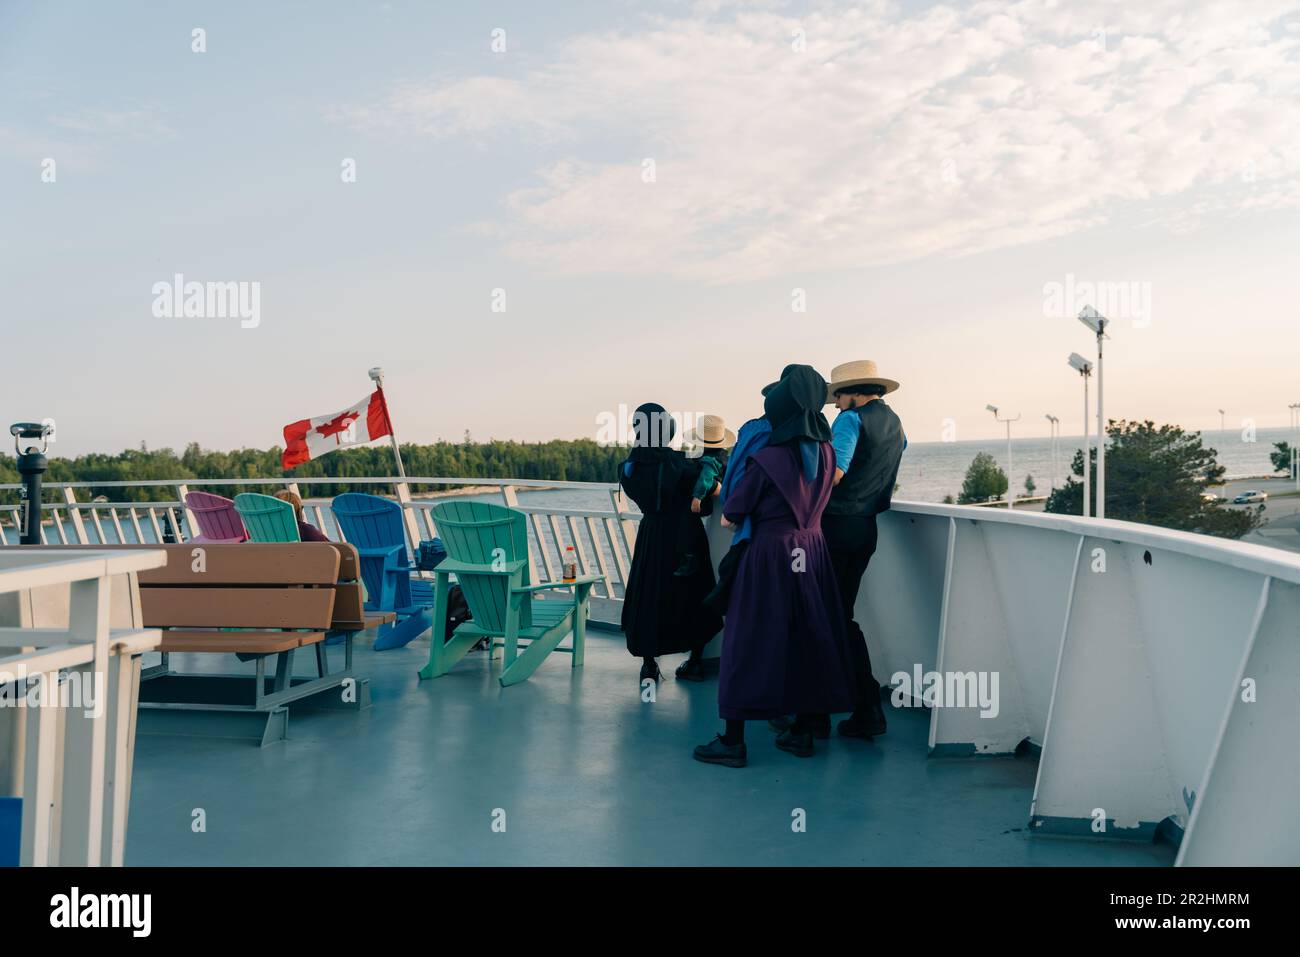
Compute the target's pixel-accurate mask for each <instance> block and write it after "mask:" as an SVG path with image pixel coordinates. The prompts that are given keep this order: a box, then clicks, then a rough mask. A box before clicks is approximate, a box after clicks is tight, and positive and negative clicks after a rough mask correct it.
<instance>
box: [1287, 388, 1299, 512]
mask: <svg viewBox="0 0 1300 957" xmlns="http://www.w3.org/2000/svg"><path fill="white" fill-rule="evenodd" d="M1287 408H1288V409H1290V410H1291V472H1292V473H1293V474H1294V475H1295V489H1296V491H1297V492H1300V442H1297V441H1296V440H1297V438H1300V402H1296V403H1295V404H1293V405H1288V406H1287Z"/></svg>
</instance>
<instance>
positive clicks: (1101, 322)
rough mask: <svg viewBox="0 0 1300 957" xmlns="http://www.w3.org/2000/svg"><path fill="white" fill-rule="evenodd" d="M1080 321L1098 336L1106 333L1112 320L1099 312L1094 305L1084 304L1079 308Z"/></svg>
mask: <svg viewBox="0 0 1300 957" xmlns="http://www.w3.org/2000/svg"><path fill="white" fill-rule="evenodd" d="M1079 321H1080V322H1082V323H1083V324H1084V325H1085V326H1087V327H1088V328H1089V329H1091V330H1092V331H1093V332H1095V333H1096V334H1097V335H1098V336H1104V335H1105V334H1106V326H1107V325H1108V324H1109V323H1110V320H1109V319H1107V318H1106V317H1105V316H1103V315H1102V314H1101V313H1099V312H1098V311H1097V310H1096V309H1094V308H1092V306H1084V307H1083V308H1082V309H1080V310H1079Z"/></svg>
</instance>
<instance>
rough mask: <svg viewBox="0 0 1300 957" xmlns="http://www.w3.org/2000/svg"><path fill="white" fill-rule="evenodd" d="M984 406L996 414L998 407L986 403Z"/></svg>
mask: <svg viewBox="0 0 1300 957" xmlns="http://www.w3.org/2000/svg"><path fill="white" fill-rule="evenodd" d="M984 408H986V409H988V410H989V411H990V412H992V413H993V414H994V415H997V414H998V407H997V406H996V405H986V406H984Z"/></svg>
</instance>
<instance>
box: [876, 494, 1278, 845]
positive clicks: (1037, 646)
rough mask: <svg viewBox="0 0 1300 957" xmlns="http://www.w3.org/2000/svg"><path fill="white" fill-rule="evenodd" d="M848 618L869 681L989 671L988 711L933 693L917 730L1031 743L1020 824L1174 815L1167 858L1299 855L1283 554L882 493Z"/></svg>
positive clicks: (991, 750) (1115, 830)
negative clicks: (885, 499) (884, 499)
mask: <svg viewBox="0 0 1300 957" xmlns="http://www.w3.org/2000/svg"><path fill="white" fill-rule="evenodd" d="M857 618H858V621H859V622H861V623H862V624H863V627H864V629H865V631H866V633H867V635H868V637H869V644H870V648H871V652H872V664H873V667H874V670H875V673H876V676H877V678H879V679H881V680H882V681H887V680H890V679H891V678H892V677H893V676H895V675H899V674H900V673H901V674H906V675H908V676H909V677H911V676H914V674H915V672H916V670H917V669H918V668H919V670H920V671H921V673H922V675H925V674H926V673H928V672H934V673H935V674H937V675H940V676H943V677H945V678H956V677H962V676H975V677H978V676H980V675H988V676H992V675H997V676H998V681H999V685H998V690H999V694H998V696H997V698H998V707H997V710H996V715H992V714H990V716H989V717H981V711H982V710H983V712H984V713H989V711H990V709H980V708H978V707H952V706H947V707H934V708H932V709H931V711H930V745H931V748H932V749H933V750H934V753H936V754H1007V753H1010V752H1012V751H1014V750H1016V748H1017V746H1018V745H1020V744H1021V743H1022V742H1028V743H1029V744H1030V745H1035V746H1038V747H1039V748H1041V754H1040V758H1039V763H1038V779H1037V783H1036V785H1035V789H1034V798H1033V804H1032V806H1031V807H1030V808H1029V815H1030V824H1031V828H1032V829H1033V830H1034V831H1035V832H1037V833H1052V832H1055V833H1067V834H1076V835H1079V836H1084V837H1090V838H1101V837H1116V836H1119V837H1143V838H1149V837H1150V836H1151V835H1152V832H1153V831H1154V830H1155V829H1156V828H1158V827H1164V828H1165V829H1166V831H1168V830H1169V824H1173V825H1175V834H1176V833H1177V831H1178V830H1181V831H1182V841H1181V847H1180V850H1179V857H1178V862H1179V863H1180V864H1245V865H1260V864H1288V865H1296V864H1300V819H1298V818H1297V816H1296V814H1295V808H1297V807H1300V750H1298V749H1297V748H1296V746H1295V742H1296V740H1297V738H1298V737H1300V691H1298V690H1297V689H1300V554H1295V553H1292V552H1287V551H1283V550H1280V549H1274V548H1269V547H1266V546H1260V545H1252V544H1245V543H1241V542H1232V541H1224V540H1222V539H1215V538H1210V537H1207V536H1204V535H1194V534H1190V533H1186V532H1177V531H1170V530H1167V529H1161V528H1156V527H1153V526H1150V525H1138V524H1134V523H1130V522H1119V521H1112V520H1104V519H1102V520H1099V519H1083V518H1076V517H1073V516H1062V515H1045V514H1041V513H1028V512H1007V511H1005V510H989V509H975V508H970V507H965V506H945V505H929V504H921V503H910V502H909V503H895V507H894V509H893V510H892V511H890V512H887V513H885V514H884V515H882V516H881V517H880V540H879V547H878V550H877V552H876V556H875V558H874V559H873V560H872V563H871V567H870V569H869V570H868V572H867V574H866V576H865V578H864V582H863V589H862V594H861V595H860V596H859V601H858V607H857ZM898 684H899V685H900V686H901V685H902V684H903V682H901V681H900V682H898ZM948 704H951V702H948Z"/></svg>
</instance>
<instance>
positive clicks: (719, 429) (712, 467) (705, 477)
mask: <svg viewBox="0 0 1300 957" xmlns="http://www.w3.org/2000/svg"><path fill="white" fill-rule="evenodd" d="M682 442H683V444H686V445H693V446H695V447H696V448H698V449H701V450H702V453H703V454H702V455H701V456H700V477H699V478H698V479H696V480H695V489H694V491H692V492H691V511H692V512H694V513H695V514H696V515H699V514H701V511H700V510H701V509H702V508H703V506H704V502H705V500H706V499H708V498H710V497H712V496H714V495H716V494H717V493H718V490H719V489H720V488H721V487H722V476H723V475H724V474H725V473H726V471H727V450H728V449H730V448H731V447H732V446H733V445H735V444H736V433H735V432H732V431H731V430H730V429H729V428H727V423H726V422H725V421H724V420H723V418H722V416H720V415H702V416H700V425H699V428H696V429H691V430H690V431H689V432H687V433H686V434H685V435H684V436H682ZM703 514H708V513H707V512H705V513H703Z"/></svg>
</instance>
